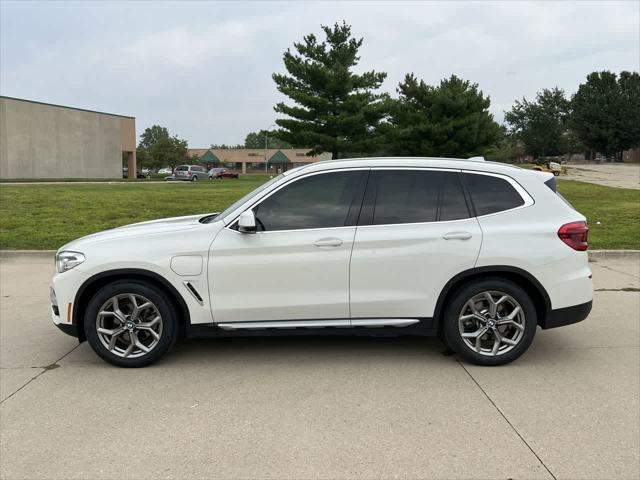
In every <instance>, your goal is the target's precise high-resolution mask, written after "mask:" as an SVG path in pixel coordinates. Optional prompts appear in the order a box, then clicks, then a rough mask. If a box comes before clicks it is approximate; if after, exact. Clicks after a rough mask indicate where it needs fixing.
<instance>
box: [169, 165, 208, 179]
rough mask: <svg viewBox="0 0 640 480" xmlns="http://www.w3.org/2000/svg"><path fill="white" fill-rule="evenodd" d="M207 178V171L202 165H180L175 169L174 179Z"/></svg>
mask: <svg viewBox="0 0 640 480" xmlns="http://www.w3.org/2000/svg"><path fill="white" fill-rule="evenodd" d="M205 178H207V171H206V170H205V168H204V167H202V166H200V165H178V166H177V167H176V169H175V170H174V171H173V179H174V180H188V181H191V182H196V181H198V180H204V179H205Z"/></svg>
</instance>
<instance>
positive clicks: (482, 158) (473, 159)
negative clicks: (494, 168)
mask: <svg viewBox="0 0 640 480" xmlns="http://www.w3.org/2000/svg"><path fill="white" fill-rule="evenodd" d="M467 160H469V161H471V162H484V157H471V158H467Z"/></svg>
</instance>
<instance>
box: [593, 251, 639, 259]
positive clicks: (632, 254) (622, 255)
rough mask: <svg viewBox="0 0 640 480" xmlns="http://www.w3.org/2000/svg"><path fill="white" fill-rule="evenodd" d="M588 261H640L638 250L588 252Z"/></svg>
mask: <svg viewBox="0 0 640 480" xmlns="http://www.w3.org/2000/svg"><path fill="white" fill-rule="evenodd" d="M588 253H589V260H599V259H602V260H605V259H612V258H616V259H629V260H637V259H640V250H590V251H588Z"/></svg>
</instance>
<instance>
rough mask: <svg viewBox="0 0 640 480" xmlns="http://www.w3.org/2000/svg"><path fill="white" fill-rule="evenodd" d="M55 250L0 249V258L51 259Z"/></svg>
mask: <svg viewBox="0 0 640 480" xmlns="http://www.w3.org/2000/svg"><path fill="white" fill-rule="evenodd" d="M55 255H56V250H0V260H40V259H42V260H51V262H53V260H54V258H55Z"/></svg>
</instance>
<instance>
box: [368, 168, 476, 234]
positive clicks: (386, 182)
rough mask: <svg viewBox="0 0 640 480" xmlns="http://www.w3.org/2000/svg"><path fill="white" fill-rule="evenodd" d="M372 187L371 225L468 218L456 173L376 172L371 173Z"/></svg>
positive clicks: (427, 171) (428, 171)
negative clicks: (373, 203) (373, 200)
mask: <svg viewBox="0 0 640 480" xmlns="http://www.w3.org/2000/svg"><path fill="white" fill-rule="evenodd" d="M373 188H375V206H374V207H373V215H372V220H371V223H372V224H373V225H388V224H398V223H422V222H435V221H438V220H441V221H444V220H459V219H462V218H469V211H468V209H467V204H466V201H465V198H464V193H463V191H462V186H461V184H460V180H459V179H458V174H457V173H455V172H436V171H432V170H424V171H420V170H395V171H394V170H379V171H376V172H375V174H374V182H373Z"/></svg>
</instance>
